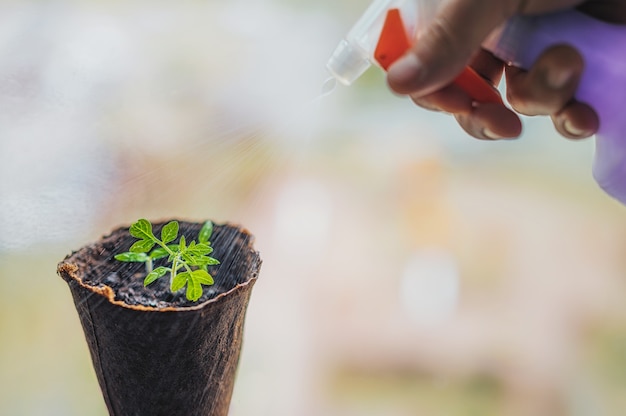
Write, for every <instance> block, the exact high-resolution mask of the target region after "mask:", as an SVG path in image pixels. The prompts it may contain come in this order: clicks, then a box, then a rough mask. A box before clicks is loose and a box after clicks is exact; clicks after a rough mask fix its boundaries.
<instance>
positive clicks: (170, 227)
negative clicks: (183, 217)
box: [161, 221, 178, 244]
mask: <svg viewBox="0 0 626 416" xmlns="http://www.w3.org/2000/svg"><path fill="white" fill-rule="evenodd" d="M176 237H178V221H170V222H168V223H167V224H165V226H163V229H162V230H161V241H163V243H164V244H167V243H169V242H170V241H174V240H176Z"/></svg>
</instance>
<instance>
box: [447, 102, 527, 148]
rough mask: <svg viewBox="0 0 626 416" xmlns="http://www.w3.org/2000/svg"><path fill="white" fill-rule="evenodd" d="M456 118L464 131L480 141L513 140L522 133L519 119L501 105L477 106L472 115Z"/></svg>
mask: <svg viewBox="0 0 626 416" xmlns="http://www.w3.org/2000/svg"><path fill="white" fill-rule="evenodd" d="M455 117H456V119H457V121H458V123H459V124H460V125H461V127H462V128H463V130H465V131H466V132H467V133H468V134H470V135H472V136H474V137H476V138H478V139H483V140H499V139H512V138H515V137H518V136H519V135H520V134H521V133H522V122H521V121H520V119H519V117H518V116H517V115H515V113H514V112H513V111H511V110H509V109H508V108H506V107H504V106H502V105H499V104H494V103H485V104H475V105H474V107H473V109H472V111H471V113H469V114H457V115H456V116H455Z"/></svg>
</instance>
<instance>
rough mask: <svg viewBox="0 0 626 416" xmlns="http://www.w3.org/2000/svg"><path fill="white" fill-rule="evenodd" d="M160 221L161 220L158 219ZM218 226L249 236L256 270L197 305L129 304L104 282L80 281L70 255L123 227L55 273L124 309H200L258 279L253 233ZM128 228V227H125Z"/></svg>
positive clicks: (59, 267)
mask: <svg viewBox="0 0 626 416" xmlns="http://www.w3.org/2000/svg"><path fill="white" fill-rule="evenodd" d="M178 221H184V220H178ZM159 222H161V221H159ZM190 222H195V221H190ZM216 225H219V226H226V227H233V228H237V229H238V230H239V232H241V233H243V234H247V235H248V236H249V237H250V240H249V242H250V248H252V250H253V251H254V254H255V259H256V261H257V263H258V264H257V267H256V270H255V271H254V273H253V275H252V277H251V278H250V279H248V280H246V281H245V282H243V283H238V284H237V285H236V286H234V287H233V288H232V289H230V290H228V291H226V292H223V293H220V294H219V295H217V296H216V297H214V298H211V299H208V300H206V301H204V302H202V303H199V304H197V305H193V306H167V307H164V308H159V307H155V306H146V305H130V304H128V303H126V302H123V301H121V300H116V299H115V291H114V290H113V288H111V287H110V286H108V285H106V284H102V283H101V284H100V285H98V286H93V285H90V284H87V283H85V282H83V281H82V279H81V278H80V276H79V273H78V271H79V269H80V268H79V267H78V265H77V264H76V263H73V262H70V261H67V260H68V259H69V258H70V257H72V256H73V255H75V254H76V253H78V252H79V251H80V250H82V249H83V248H86V247H89V246H95V245H96V244H98V241H100V240H102V239H104V238H106V237H109V236H111V235H113V234H114V233H115V232H117V231H120V230H123V229H124V227H118V228H116V229H114V230H113V231H112V232H111V233H110V234H108V235H105V236H103V237H101V238H100V240H98V241H97V242H94V243H92V244H89V245H86V246H83V247H81V248H80V249H78V250H77V251H75V252H73V253H72V254H70V255H69V256H67V257H66V258H65V259H64V260H63V261H62V262H60V263H59V264H58V266H57V274H59V275H60V276H61V277H62V278H63V279H64V280H66V281H67V282H68V283H69V282H70V280H73V281H75V282H76V283H78V285H80V286H81V287H83V288H85V289H87V290H89V291H91V292H92V293H94V294H97V295H99V296H102V297H104V298H105V299H107V300H108V301H109V303H111V304H113V305H116V306H120V307H123V308H126V309H130V310H135V311H142V312H193V311H197V310H200V309H202V308H204V307H206V306H207V305H209V304H211V303H217V301H219V300H220V299H222V298H223V297H226V296H228V295H230V294H232V293H234V292H236V291H238V290H243V289H244V288H246V287H247V286H252V285H254V283H256V281H257V279H258V272H259V269H260V266H261V263H262V260H261V257H260V256H259V252H258V251H257V250H254V247H253V245H252V244H253V243H254V235H252V234H251V233H250V231H248V230H247V229H246V228H244V227H241V226H240V225H237V224H233V223H229V222H226V223H221V224H216ZM127 228H128V227H127Z"/></svg>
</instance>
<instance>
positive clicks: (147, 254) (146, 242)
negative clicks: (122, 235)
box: [115, 219, 220, 302]
mask: <svg viewBox="0 0 626 416" xmlns="http://www.w3.org/2000/svg"><path fill="white" fill-rule="evenodd" d="M128 231H129V232H130V235H132V236H133V237H135V238H138V239H139V241H136V242H135V243H134V244H133V245H132V246H131V247H130V251H128V252H126V253H120V254H118V255H116V256H115V259H116V260H119V261H124V262H135V263H146V273H147V275H146V277H145V279H144V281H143V285H144V286H148V285H149V284H151V283H153V282H154V281H156V280H157V279H159V278H161V277H163V276H165V275H167V274H169V276H170V289H171V290H172V292H178V291H179V290H181V289H183V288H184V287H185V286H187V292H186V296H187V299H189V300H191V301H194V302H195V301H197V300H198V299H200V297H201V296H202V285H207V286H209V285H212V284H213V283H214V282H213V276H211V275H210V274H209V272H208V266H211V265H214V264H219V263H220V262H219V261H218V260H216V259H214V258H213V257H210V256H209V254H211V253H212V252H213V247H211V242H210V241H209V239H210V238H211V234H212V233H213V223H212V222H211V221H207V222H206V223H204V225H203V226H202V229H201V230H200V232H199V233H198V243H196V242H195V241H193V240H192V241H191V242H190V243H187V241H186V239H185V236H184V235H181V236H180V240H179V242H178V244H171V243H172V242H173V241H174V240H176V238H178V221H171V222H169V223H167V224H166V225H165V226H163V229H162V230H161V238H160V239H159V238H157V237H156V236H155V235H154V234H153V233H152V224H151V223H150V221H148V220H146V219H140V220H138V221H137V222H136V223H134V224H133V225H131V226H130V228H129V230H128ZM155 246H157V247H156V248H155ZM165 257H167V260H168V263H169V265H170V267H164V266H160V267H157V268H156V269H153V268H152V267H153V266H152V265H153V262H154V260H158V259H162V258H165Z"/></svg>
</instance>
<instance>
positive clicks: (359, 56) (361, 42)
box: [326, 0, 438, 85]
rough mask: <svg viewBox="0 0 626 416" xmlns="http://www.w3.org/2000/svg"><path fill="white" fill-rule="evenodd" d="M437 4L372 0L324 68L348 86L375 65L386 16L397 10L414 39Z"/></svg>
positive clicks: (428, 0)
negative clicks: (375, 52) (375, 55)
mask: <svg viewBox="0 0 626 416" xmlns="http://www.w3.org/2000/svg"><path fill="white" fill-rule="evenodd" d="M437 1H438V0H374V2H373V3H372V4H371V5H370V6H369V7H368V9H367V10H366V11H365V13H363V15H362V16H361V18H360V19H359V20H358V21H357V22H356V24H355V25H354V26H353V27H352V29H350V31H349V32H348V34H347V35H346V36H345V38H344V39H342V40H341V42H340V43H339V45H338V46H337V48H336V49H335V51H334V52H333V54H332V56H331V57H330V59H329V60H328V63H327V64H326V68H327V69H328V71H330V73H331V74H332V75H333V77H335V78H336V79H337V80H338V81H339V82H341V83H342V84H344V85H350V84H352V83H353V82H354V81H356V80H357V79H358V78H359V77H360V76H361V75H363V73H364V72H365V71H366V70H367V69H368V68H369V67H370V66H371V64H372V63H376V61H375V60H374V58H373V54H374V50H375V49H376V46H377V44H378V41H379V38H380V34H381V31H382V29H383V25H384V23H385V18H386V14H387V12H388V11H389V10H391V9H398V10H399V11H400V14H401V16H402V21H403V23H404V27H405V29H406V32H407V37H408V38H409V39H413V38H414V37H415V33H416V28H417V25H418V24H419V25H420V26H421V25H424V24H426V23H427V22H428V21H429V20H430V19H431V18H432V17H433V16H434V14H435V10H436V8H437Z"/></svg>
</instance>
